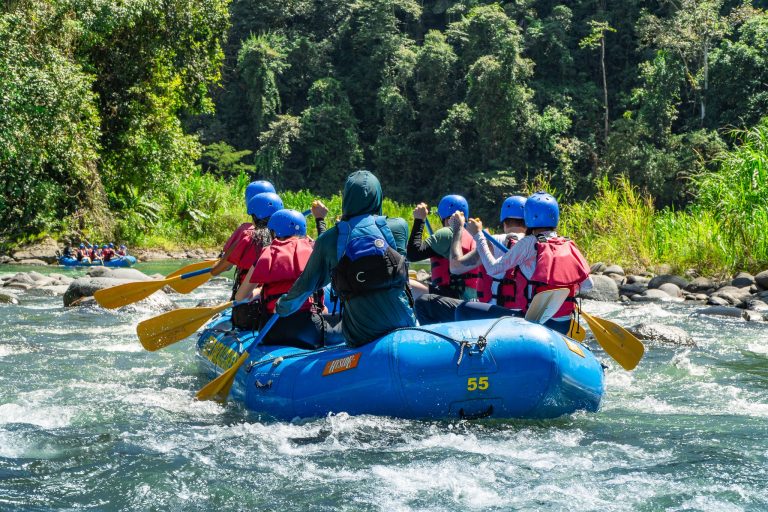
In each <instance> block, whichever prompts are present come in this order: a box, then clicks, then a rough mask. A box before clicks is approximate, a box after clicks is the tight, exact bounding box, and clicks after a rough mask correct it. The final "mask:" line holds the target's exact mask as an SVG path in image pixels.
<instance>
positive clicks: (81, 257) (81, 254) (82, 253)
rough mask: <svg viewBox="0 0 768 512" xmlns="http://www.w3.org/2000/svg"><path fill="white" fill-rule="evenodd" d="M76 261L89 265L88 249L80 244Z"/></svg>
mask: <svg viewBox="0 0 768 512" xmlns="http://www.w3.org/2000/svg"><path fill="white" fill-rule="evenodd" d="M76 254H77V261H82V262H84V263H90V262H91V253H90V251H88V249H86V248H85V244H80V248H79V249H78V250H77V253H76Z"/></svg>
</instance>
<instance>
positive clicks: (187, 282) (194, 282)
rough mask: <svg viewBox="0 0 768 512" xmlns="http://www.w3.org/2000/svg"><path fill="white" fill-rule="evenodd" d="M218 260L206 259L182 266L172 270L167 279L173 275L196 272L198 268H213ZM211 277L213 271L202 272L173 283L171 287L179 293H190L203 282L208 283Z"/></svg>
mask: <svg viewBox="0 0 768 512" xmlns="http://www.w3.org/2000/svg"><path fill="white" fill-rule="evenodd" d="M217 262H218V260H205V261H200V262H197V263H192V264H190V265H187V266H186V267H182V268H180V269H179V270H177V271H176V272H172V273H170V274H168V275H167V276H166V279H168V278H171V277H176V276H180V275H182V274H188V273H189V272H195V271H197V270H203V269H204V268H213V267H215V266H216V263H217ZM210 278H211V273H210V272H209V273H207V274H202V275H199V276H195V277H189V278H187V279H182V280H180V281H175V282H173V283H171V288H173V289H174V290H176V291H177V292H179V293H189V292H191V291H192V290H194V289H195V288H197V287H198V286H200V285H201V284H204V283H206V282H207V281H208V280H209V279H210Z"/></svg>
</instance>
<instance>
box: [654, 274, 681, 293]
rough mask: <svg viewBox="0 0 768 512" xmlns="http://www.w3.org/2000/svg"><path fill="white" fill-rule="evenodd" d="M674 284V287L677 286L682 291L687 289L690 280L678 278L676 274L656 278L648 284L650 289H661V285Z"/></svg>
mask: <svg viewBox="0 0 768 512" xmlns="http://www.w3.org/2000/svg"><path fill="white" fill-rule="evenodd" d="M667 283H672V284H674V285H677V287H679V288H681V289H685V287H686V286H688V284H689V283H688V280H687V279H686V278H684V277H682V276H677V275H674V274H662V275H658V276H656V277H654V278H653V279H651V280H650V281H649V282H648V288H651V289H653V288H660V287H661V285H663V284H667Z"/></svg>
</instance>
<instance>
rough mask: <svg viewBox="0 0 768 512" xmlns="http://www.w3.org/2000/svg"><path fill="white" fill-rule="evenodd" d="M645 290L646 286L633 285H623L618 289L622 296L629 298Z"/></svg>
mask: <svg viewBox="0 0 768 512" xmlns="http://www.w3.org/2000/svg"><path fill="white" fill-rule="evenodd" d="M647 289H648V285H647V284H642V283H633V284H623V285H621V287H620V288H619V291H620V292H621V293H622V294H624V295H626V296H628V297H631V296H632V295H638V294H641V293H643V292H644V291H645V290H647Z"/></svg>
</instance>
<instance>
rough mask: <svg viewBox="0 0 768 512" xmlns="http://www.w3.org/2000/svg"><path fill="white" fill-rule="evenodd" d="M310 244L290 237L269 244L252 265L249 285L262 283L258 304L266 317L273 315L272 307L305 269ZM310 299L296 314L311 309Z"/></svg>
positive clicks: (309, 253)
mask: <svg viewBox="0 0 768 512" xmlns="http://www.w3.org/2000/svg"><path fill="white" fill-rule="evenodd" d="M312 247H313V243H312V242H311V241H310V240H309V239H307V238H299V237H295V236H294V237H291V238H288V239H285V240H278V239H274V240H272V244H271V245H270V246H269V247H266V248H265V249H264V250H263V251H262V252H261V255H260V256H259V259H258V260H257V261H256V265H255V267H256V268H255V269H254V270H253V274H251V282H252V283H262V284H263V286H262V288H261V302H262V304H263V305H264V307H265V308H266V310H267V311H268V312H269V313H274V312H275V304H276V303H277V299H279V298H280V297H281V296H282V295H283V294H284V293H286V292H288V290H290V289H291V287H292V286H293V283H295V282H296V279H298V278H299V276H300V275H301V273H302V272H304V268H306V266H307V261H309V256H310V255H311V254H312ZM313 304H314V300H313V298H312V296H310V298H309V299H307V301H306V302H305V303H304V304H302V306H301V308H300V310H308V309H311V308H312V306H313Z"/></svg>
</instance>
